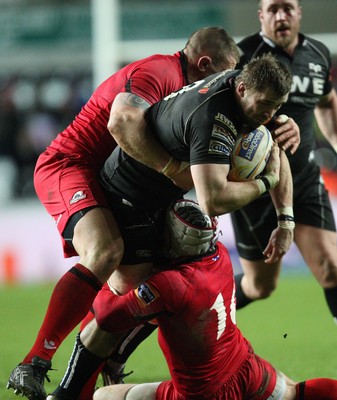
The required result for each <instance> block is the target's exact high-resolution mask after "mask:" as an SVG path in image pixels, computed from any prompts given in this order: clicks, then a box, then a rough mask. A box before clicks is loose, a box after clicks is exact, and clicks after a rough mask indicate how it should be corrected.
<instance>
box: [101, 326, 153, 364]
mask: <svg viewBox="0 0 337 400" xmlns="http://www.w3.org/2000/svg"><path fill="white" fill-rule="evenodd" d="M157 327H158V326H157V325H155V324H148V323H146V324H144V325H140V326H138V327H137V328H135V329H131V330H130V331H128V332H127V333H126V334H125V335H124V336H123V337H122V339H121V340H120V341H119V343H118V345H117V346H116V349H115V350H114V351H113V353H112V354H111V355H110V357H109V358H111V359H112V360H113V361H115V362H117V363H119V364H125V363H126V360H127V359H128V358H129V357H130V355H131V354H132V353H133V352H134V351H135V349H136V348H137V347H138V346H139V345H140V344H141V343H142V342H143V341H144V340H145V339H146V338H147V337H148V336H150V335H151V333H152V332H153V331H155V330H156V329H157Z"/></svg>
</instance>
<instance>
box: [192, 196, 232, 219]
mask: <svg viewBox="0 0 337 400" xmlns="http://www.w3.org/2000/svg"><path fill="white" fill-rule="evenodd" d="M199 205H200V207H201V209H202V210H203V212H204V213H206V214H207V215H208V216H210V217H217V216H219V215H222V214H227V213H229V212H231V211H233V208H232V207H229V206H228V205H227V204H226V203H225V202H218V201H216V200H211V199H208V200H207V201H203V202H200V203H199Z"/></svg>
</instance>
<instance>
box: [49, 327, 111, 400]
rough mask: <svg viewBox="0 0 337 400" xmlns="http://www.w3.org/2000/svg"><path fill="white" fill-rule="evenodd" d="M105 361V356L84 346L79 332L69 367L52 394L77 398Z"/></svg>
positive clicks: (65, 397)
mask: <svg viewBox="0 0 337 400" xmlns="http://www.w3.org/2000/svg"><path fill="white" fill-rule="evenodd" d="M104 361H105V359H104V358H101V357H99V356H96V355H95V354H93V353H91V352H90V351H89V350H87V349H86V348H85V347H84V345H83V344H82V342H81V340H80V334H78V335H77V336H76V342H75V346H74V350H73V353H72V355H71V359H70V361H69V365H68V368H67V370H66V372H65V374H64V376H63V378H62V381H61V383H60V384H59V386H58V387H57V388H56V389H55V390H54V392H53V393H52V394H53V395H55V396H60V397H61V398H64V399H67V398H70V399H77V398H78V396H79V395H80V393H81V391H82V389H83V386H84V384H85V383H86V382H87V380H88V379H89V378H90V377H91V376H92V374H93V373H94V372H95V371H96V370H97V369H98V368H99V367H100V366H101V364H102V363H103V362H104Z"/></svg>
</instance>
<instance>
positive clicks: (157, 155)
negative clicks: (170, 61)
mask: <svg viewBox="0 0 337 400" xmlns="http://www.w3.org/2000/svg"><path fill="white" fill-rule="evenodd" d="M148 107H149V104H148V103H147V102H145V101H144V100H143V99H141V98H140V97H138V96H135V95H133V94H130V93H119V94H118V95H117V96H116V98H115V100H114V102H113V104H112V106H111V111H110V118H109V122H108V130H109V132H110V134H111V135H112V136H113V138H114V139H115V141H116V142H117V144H118V145H119V146H120V147H121V148H122V149H123V150H124V151H125V152H126V153H127V154H129V155H130V156H131V157H132V158H134V159H136V160H137V161H139V162H141V163H143V164H145V165H147V166H148V167H150V168H153V169H155V170H157V171H158V172H160V171H161V170H162V169H163V168H164V167H165V166H166V165H167V163H168V161H169V160H170V157H171V155H170V154H169V153H168V152H167V151H166V150H165V149H164V148H163V147H162V145H161V144H160V143H159V142H158V141H157V140H156V138H155V137H154V136H153V135H152V134H151V132H150V131H149V130H148V129H147V125H146V122H145V118H144V113H145V109H146V108H148Z"/></svg>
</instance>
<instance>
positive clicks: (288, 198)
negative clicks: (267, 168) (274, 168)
mask: <svg viewBox="0 0 337 400" xmlns="http://www.w3.org/2000/svg"><path fill="white" fill-rule="evenodd" d="M280 160H281V168H280V180H279V183H278V185H277V186H276V187H275V188H274V189H272V190H271V191H270V196H271V198H272V200H273V203H274V206H275V209H276V210H277V209H279V208H282V207H292V206H293V180H292V175H291V169H290V165H289V161H288V158H287V156H286V154H285V152H284V151H282V150H281V151H280Z"/></svg>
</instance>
